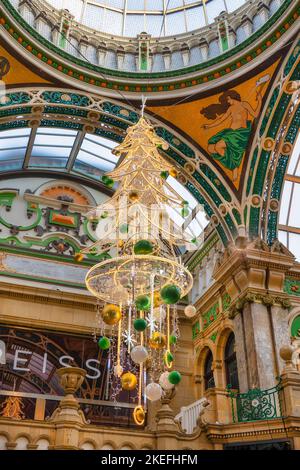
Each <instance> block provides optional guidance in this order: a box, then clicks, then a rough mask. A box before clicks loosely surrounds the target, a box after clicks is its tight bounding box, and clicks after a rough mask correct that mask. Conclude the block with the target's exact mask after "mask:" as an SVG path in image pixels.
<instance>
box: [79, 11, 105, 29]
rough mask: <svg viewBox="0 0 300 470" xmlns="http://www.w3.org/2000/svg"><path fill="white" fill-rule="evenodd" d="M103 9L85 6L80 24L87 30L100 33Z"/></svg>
mask: <svg viewBox="0 0 300 470" xmlns="http://www.w3.org/2000/svg"><path fill="white" fill-rule="evenodd" d="M103 15H104V8H101V7H99V6H97V5H87V6H86V9H85V13H84V16H83V19H82V23H83V24H85V25H86V26H88V27H89V28H93V29H97V30H99V31H101V29H103Z"/></svg>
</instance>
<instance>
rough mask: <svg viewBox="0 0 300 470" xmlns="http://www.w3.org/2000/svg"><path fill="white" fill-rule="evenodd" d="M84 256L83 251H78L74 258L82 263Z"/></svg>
mask: <svg viewBox="0 0 300 470" xmlns="http://www.w3.org/2000/svg"><path fill="white" fill-rule="evenodd" d="M83 258H84V256H83V254H82V253H76V255H74V259H75V261H77V262H78V263H80V262H81V261H82V260H83Z"/></svg>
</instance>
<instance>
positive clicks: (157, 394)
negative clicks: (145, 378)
mask: <svg viewBox="0 0 300 470" xmlns="http://www.w3.org/2000/svg"><path fill="white" fill-rule="evenodd" d="M162 392H163V391H162V388H161V386H160V385H159V384H157V383H155V382H151V383H150V384H148V385H147V387H146V389H145V395H146V397H147V398H148V400H150V401H157V400H159V399H160V398H161V396H162Z"/></svg>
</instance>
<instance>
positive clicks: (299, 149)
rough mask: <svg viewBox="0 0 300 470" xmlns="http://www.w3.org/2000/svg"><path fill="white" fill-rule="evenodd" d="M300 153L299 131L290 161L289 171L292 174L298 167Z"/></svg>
mask: <svg viewBox="0 0 300 470" xmlns="http://www.w3.org/2000/svg"><path fill="white" fill-rule="evenodd" d="M299 155H300V132H299V133H298V136H297V139H296V142H295V145H294V148H293V153H292V156H291V159H290V162H289V166H288V171H287V172H288V173H289V174H290V175H292V174H293V173H294V171H295V169H296V166H297V163H298V160H299Z"/></svg>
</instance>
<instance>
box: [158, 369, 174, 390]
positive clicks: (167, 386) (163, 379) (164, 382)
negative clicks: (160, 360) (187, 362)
mask: <svg viewBox="0 0 300 470" xmlns="http://www.w3.org/2000/svg"><path fill="white" fill-rule="evenodd" d="M169 374H170V372H163V373H162V374H161V376H160V377H159V384H160V386H161V387H162V388H163V389H164V390H172V388H173V387H174V385H173V384H171V383H170V382H169V380H168V377H169Z"/></svg>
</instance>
